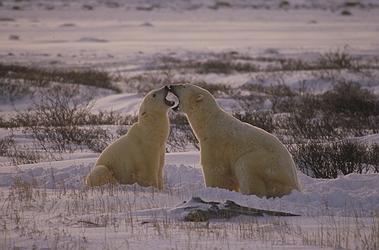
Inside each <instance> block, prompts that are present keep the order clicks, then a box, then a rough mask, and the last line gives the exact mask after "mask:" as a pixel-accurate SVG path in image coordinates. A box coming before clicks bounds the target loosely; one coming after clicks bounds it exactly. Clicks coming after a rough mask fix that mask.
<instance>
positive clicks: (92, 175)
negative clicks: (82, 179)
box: [86, 165, 118, 187]
mask: <svg viewBox="0 0 379 250" xmlns="http://www.w3.org/2000/svg"><path fill="white" fill-rule="evenodd" d="M116 183H118V181H117V180H116V179H115V178H114V177H113V175H112V173H111V171H109V169H108V168H107V167H106V166H103V165H98V166H95V167H94V168H93V169H91V171H90V172H89V173H88V175H87V179H86V184H87V186H90V187H94V186H102V185H105V184H116Z"/></svg>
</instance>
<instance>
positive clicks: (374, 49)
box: [0, 0, 379, 249]
mask: <svg viewBox="0 0 379 250" xmlns="http://www.w3.org/2000/svg"><path fill="white" fill-rule="evenodd" d="M282 2H286V1H263V0H261V1H251V2H248V1H242V0H239V1H231V2H230V5H231V7H228V8H225V7H224V8H221V7H219V9H217V10H215V9H212V8H213V7H214V6H216V5H215V4H216V1H178V0H177V1H174V0H172V1H171V0H166V1H153V0H150V1H143V3H141V2H140V1H91V2H89V1H84V0H78V1H54V2H53V1H34V0H31V1H2V2H1V4H0V17H2V20H4V21H0V62H3V63H11V62H14V63H23V64H27V65H41V66H53V65H59V66H61V67H68V68H75V67H78V66H91V67H92V66H93V67H96V68H102V67H104V68H107V69H109V71H113V72H133V71H143V70H144V68H143V67H141V66H140V65H141V63H140V62H141V61H143V62H145V61H149V60H150V59H151V58H152V57H154V56H156V55H159V54H162V55H167V54H170V53H172V54H174V55H176V56H181V55H183V56H184V57H185V56H189V55H191V54H201V53H204V54H206V53H209V52H214V53H216V52H225V51H238V52H239V53H241V54H244V53H246V54H249V55H263V54H265V55H268V54H277V53H280V54H286V55H293V56H294V57H295V58H296V57H312V56H314V55H315V54H317V53H319V52H328V51H331V50H333V49H335V48H343V47H344V46H348V49H349V52H350V53H353V54H357V55H373V56H378V55H379V53H378V51H379V25H378V24H379V8H378V7H377V6H378V4H377V2H376V1H370V0H365V1H357V2H359V3H361V4H362V5H364V6H374V7H372V8H371V7H365V8H359V7H350V8H346V7H343V6H344V1H337V0H334V1H321V0H320V1H307V0H301V1H288V2H289V5H290V6H289V8H288V9H284V8H280V7H278V6H279V5H280V3H282ZM219 3H220V2H219ZM86 4H87V5H88V6H92V7H93V10H87V9H88V8H89V7H88V6H87V5H86ZM370 4H371V5H370ZM16 5H17V6H19V7H20V8H21V10H15V8H14V6H16ZM252 5H256V6H263V7H258V8H253V7H252ZM295 5H298V6H301V7H299V8H295V7H294V6H295ZM83 6H87V7H86V8H87V9H86V8H84V7H83ZM157 6H158V7H157ZM246 6H247V7H246ZM267 6H269V7H270V8H267ZM312 6H313V7H312ZM210 7H212V8H210ZM141 9H152V10H141ZM344 9H349V11H350V12H351V13H352V15H351V16H343V15H341V11H342V10H344ZM6 20H7V21H6ZM16 38H17V39H16ZM206 77H207V79H208V80H210V81H214V82H217V83H223V84H233V86H239V85H241V84H242V83H243V82H246V80H247V79H251V75H247V74H245V75H243V74H241V75H228V76H222V75H217V74H209V75H207V76H206ZM286 77H288V76H286ZM274 78H275V77H273V79H274ZM274 80H275V79H274ZM285 82H286V83H287V84H289V85H294V84H296V83H295V81H293V80H292V79H291V77H288V78H285ZM267 84H269V83H267ZM318 84H320V85H321V86H322V85H325V86H328V85H329V84H330V82H328V80H325V82H321V83H318ZM376 84H377V83H376ZM142 98H143V95H141V94H139V93H121V94H114V93H110V92H109V93H107V92H106V93H104V94H103V95H101V96H100V97H99V98H98V99H97V101H96V103H95V105H94V107H93V108H92V110H93V112H97V111H98V110H113V111H118V112H121V113H122V114H129V115H136V114H137V111H138V107H139V104H140V102H141V100H142ZM218 102H219V103H220V105H221V106H222V107H223V108H225V109H226V110H227V111H231V110H232V108H233V107H232V105H233V102H232V101H230V100H224V99H219V100H218ZM16 104H17V107H18V108H21V109H27V108H28V107H29V105H30V102H28V99H27V98H25V99H21V100H18V101H17V103H16ZM12 110H13V108H12V105H11V104H10V103H8V102H5V101H2V102H1V103H0V114H1V116H3V115H4V116H5V115H8V114H10V113H11V112H12ZM9 132H10V131H9V130H6V129H1V130H0V134H1V136H5V135H7V134H9ZM18 139H19V140H25V139H24V138H21V137H20V138H18ZM356 140H362V141H373V142H378V141H379V136H378V135H377V134H375V135H367V136H364V137H361V138H356ZM98 156H99V154H97V153H88V152H74V153H71V154H66V155H64V156H63V159H61V160H59V161H49V162H40V163H35V164H27V165H18V166H13V165H9V162H7V161H6V159H3V158H1V159H0V160H1V161H2V163H3V164H2V165H0V208H1V214H0V248H1V249H16V248H17V249H119V248H121V249H320V248H322V249H378V247H379V236H378V235H379V174H376V173H371V174H370V173H369V174H350V175H347V176H340V177H338V178H337V179H330V180H329V179H328V180H326V179H313V178H310V177H308V176H306V175H305V174H303V173H301V172H298V177H299V180H300V182H301V185H302V192H297V191H293V193H292V194H290V195H287V196H284V197H282V198H276V199H266V198H258V197H256V196H254V195H250V196H248V195H242V194H240V193H236V192H231V191H227V190H223V189H218V188H206V187H205V185H204V180H203V176H202V171H201V168H200V165H199V162H200V159H199V158H200V157H199V152H198V151H196V150H193V149H190V150H189V151H187V152H171V153H167V155H166V165H165V169H164V176H165V185H164V189H163V190H156V189H153V188H150V187H147V188H145V187H140V186H138V185H126V186H122V185H121V186H115V187H103V188H88V187H86V186H85V184H84V180H85V177H86V174H87V173H88V172H89V170H90V169H91V167H92V166H93V165H94V163H95V162H96V159H97V157H98ZM197 196H198V197H201V198H202V199H203V200H206V201H219V202H223V201H225V200H233V201H234V202H236V203H238V204H240V205H243V206H250V207H254V208H258V209H269V210H275V211H283V212H291V213H295V214H300V215H301V216H300V217H293V218H278V217H274V216H264V217H262V218H260V217H259V218H255V217H254V218H252V217H247V216H240V217H238V218H233V219H228V220H226V219H225V220H214V221H210V222H209V223H192V222H184V221H183V214H182V212H181V211H179V210H178V209H177V208H178V207H180V206H181V205H183V201H187V200H190V199H191V198H192V197H197ZM178 211H179V212H178Z"/></svg>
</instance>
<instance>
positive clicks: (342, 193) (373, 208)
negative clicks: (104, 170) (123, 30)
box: [0, 162, 379, 217]
mask: <svg viewBox="0 0 379 250" xmlns="http://www.w3.org/2000/svg"><path fill="white" fill-rule="evenodd" d="M93 165H94V163H93V162H91V163H88V164H87V165H85V164H84V163H82V164H73V165H71V166H68V167H54V166H52V167H50V168H46V167H45V168H44V167H41V166H38V165H36V166H35V167H33V165H31V166H30V168H28V169H24V170H21V169H17V170H15V169H14V168H9V169H10V170H9V171H4V173H2V174H1V175H0V186H2V187H12V185H14V184H17V183H20V182H24V183H29V184H30V185H32V187H34V188H44V189H78V190H80V189H84V188H88V187H86V186H85V177H86V175H87V174H88V172H89V170H90V169H91V168H92V167H93ZM298 175H299V180H300V182H301V185H302V189H303V191H302V192H298V191H293V192H292V194H290V195H287V196H284V197H282V198H275V199H274V198H270V199H266V198H259V197H257V196H255V195H243V194H241V193H237V192H234V191H228V190H224V189H219V188H206V187H205V185H204V180H203V175H202V171H201V169H200V168H195V167H191V166H186V165H183V164H181V165H179V166H177V165H173V164H166V166H165V169H164V178H165V186H164V189H163V190H162V191H160V190H156V191H154V192H156V193H158V194H159V193H162V195H163V194H164V193H171V194H181V197H186V198H187V199H189V198H191V197H195V196H198V197H201V198H202V199H204V200H212V201H225V200H232V201H234V202H236V203H238V204H241V205H242V206H248V207H254V208H258V209H266V210H274V211H283V212H291V213H294V214H300V215H306V216H319V215H333V216H359V217H369V216H373V214H375V213H377V212H378V211H379V199H378V197H379V185H378V183H379V174H365V175H360V174H350V175H346V176H340V177H339V178H337V179H330V180H329V179H328V180H325V179H313V178H310V177H308V176H306V175H304V174H303V173H298ZM140 188H141V189H146V190H151V188H143V187H140ZM168 191H169V192H168Z"/></svg>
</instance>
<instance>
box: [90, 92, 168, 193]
mask: <svg viewBox="0 0 379 250" xmlns="http://www.w3.org/2000/svg"><path fill="white" fill-rule="evenodd" d="M167 94H168V88H167V87H162V88H160V89H158V90H153V91H151V92H150V93H148V94H147V95H146V96H145V97H144V99H143V101H142V103H141V106H140V108H139V114H138V121H137V122H136V123H135V124H133V126H132V127H131V128H130V129H129V131H128V133H127V134H126V135H124V136H122V137H121V138H119V139H118V140H117V141H115V142H113V143H112V144H111V145H109V146H108V147H107V148H106V149H105V150H104V151H103V152H102V153H101V155H100V157H99V159H98V160H97V162H96V164H95V167H94V168H93V169H92V170H91V171H90V172H89V174H88V176H87V179H86V184H87V185H88V186H91V187H93V186H102V185H105V184H109V183H111V184H116V183H120V184H133V183H138V184H139V185H141V186H153V187H156V188H159V189H162V188H163V166H164V162H165V151H166V147H165V146H166V140H167V138H168V135H169V131H170V123H169V119H168V116H167V112H168V110H169V109H170V108H171V107H172V106H173V105H174V104H175V103H174V102H173V101H168V100H167V99H166V97H167Z"/></svg>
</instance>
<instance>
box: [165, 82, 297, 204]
mask: <svg viewBox="0 0 379 250" xmlns="http://www.w3.org/2000/svg"><path fill="white" fill-rule="evenodd" d="M169 88H170V91H171V92H172V93H173V94H174V95H175V96H176V97H177V98H178V101H179V104H178V105H177V106H175V107H173V110H174V111H176V112H182V113H185V114H186V116H187V119H188V122H189V123H190V126H191V128H192V130H193V132H194V133H195V136H196V138H197V139H198V141H199V143H200V161H201V166H202V169H203V174H204V180H205V185H206V186H207V187H218V188H224V189H228V190H235V191H237V192H241V193H243V194H248V195H252V194H254V195H257V196H259V197H264V196H265V197H267V198H270V197H282V196H283V195H287V194H290V193H291V192H292V190H294V189H295V190H298V191H300V190H301V188H300V183H299V180H298V178H297V173H296V167H295V164H294V162H293V159H292V157H291V155H290V153H289V152H288V150H287V149H286V148H285V147H284V145H283V144H282V143H281V142H280V141H279V140H278V139H277V138H276V137H275V136H273V135H272V134H269V133H267V132H266V131H264V130H262V129H260V128H257V127H254V126H252V125H250V124H247V123H244V122H241V121H240V120H238V119H236V118H235V117H233V116H232V115H230V114H229V113H227V112H225V111H224V110H222V109H221V108H220V107H219V106H218V104H217V102H216V99H215V98H214V97H213V96H212V95H211V94H210V93H209V92H208V91H207V90H205V89H203V88H200V87H198V86H195V85H191V84H177V85H171V86H169Z"/></svg>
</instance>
